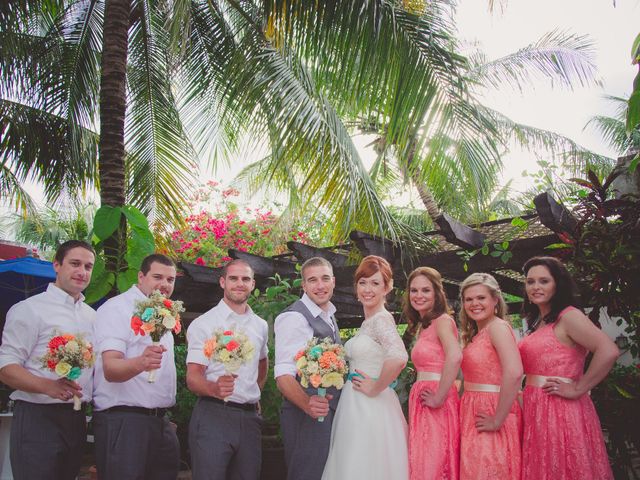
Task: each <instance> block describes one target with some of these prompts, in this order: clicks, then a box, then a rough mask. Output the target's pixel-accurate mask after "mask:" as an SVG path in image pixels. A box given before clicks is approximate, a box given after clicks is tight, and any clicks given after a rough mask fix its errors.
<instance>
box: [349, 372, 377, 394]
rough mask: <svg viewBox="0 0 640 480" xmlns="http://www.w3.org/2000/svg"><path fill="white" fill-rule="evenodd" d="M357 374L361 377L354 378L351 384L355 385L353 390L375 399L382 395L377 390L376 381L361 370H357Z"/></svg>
mask: <svg viewBox="0 0 640 480" xmlns="http://www.w3.org/2000/svg"><path fill="white" fill-rule="evenodd" d="M356 373H357V374H358V375H359V376H354V377H353V378H352V379H351V383H353V389H354V390H355V391H357V392H362V393H364V394H365V395H366V396H367V397H375V396H376V395H378V393H380V392H378V389H377V388H376V380H374V379H373V378H371V377H370V376H369V375H367V374H366V373H364V372H362V371H360V370H356Z"/></svg>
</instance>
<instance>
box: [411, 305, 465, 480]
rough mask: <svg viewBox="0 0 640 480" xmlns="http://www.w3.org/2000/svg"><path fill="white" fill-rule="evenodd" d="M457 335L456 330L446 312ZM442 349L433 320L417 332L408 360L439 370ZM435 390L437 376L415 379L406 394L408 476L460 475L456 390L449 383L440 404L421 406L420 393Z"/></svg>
mask: <svg viewBox="0 0 640 480" xmlns="http://www.w3.org/2000/svg"><path fill="white" fill-rule="evenodd" d="M443 316H445V317H446V318H448V319H449V321H450V322H451V330H452V331H453V332H454V335H455V336H456V338H457V337H458V330H457V329H456V324H455V322H454V321H453V319H452V318H451V317H450V316H449V315H443ZM444 359H445V357H444V350H443V348H442V344H441V343H440V340H439V339H438V335H437V333H436V328H435V325H434V323H433V322H432V323H431V325H429V326H428V327H427V328H426V329H424V330H422V331H421V332H420V335H419V336H418V340H417V341H416V344H415V346H414V347H413V350H411V360H412V361H413V364H414V365H415V367H416V370H418V371H419V372H432V373H440V374H442V367H443V365H444ZM425 389H430V390H431V391H433V392H436V391H437V390H438V381H437V380H426V381H417V382H416V383H414V384H413V387H411V393H410V394H409V478H410V479H411V480H431V479H433V480H440V479H447V480H458V478H459V476H460V469H459V462H460V419H459V408H460V401H459V400H458V392H457V390H456V388H455V386H453V385H452V386H451V389H449V393H448V394H447V398H446V399H445V401H444V404H443V405H442V406H441V407H440V408H429V407H423V406H422V403H421V401H420V394H421V393H422V392H423V391H424V390H425Z"/></svg>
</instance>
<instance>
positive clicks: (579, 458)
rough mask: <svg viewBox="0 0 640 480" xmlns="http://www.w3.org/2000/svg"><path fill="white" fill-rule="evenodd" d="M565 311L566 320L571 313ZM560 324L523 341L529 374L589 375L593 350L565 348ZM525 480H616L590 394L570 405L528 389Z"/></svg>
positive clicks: (540, 391) (525, 424) (548, 326)
mask: <svg viewBox="0 0 640 480" xmlns="http://www.w3.org/2000/svg"><path fill="white" fill-rule="evenodd" d="M572 308H574V307H568V308H566V309H564V310H563V311H562V312H560V315H558V318H560V317H561V316H562V315H563V314H564V313H565V312H566V311H567V310H568V309H572ZM556 323H557V322H554V323H550V324H546V325H542V326H540V327H539V328H538V329H537V330H536V331H535V332H533V333H532V334H530V335H528V336H527V337H525V338H524V339H523V340H521V341H520V344H519V348H520V355H521V356H522V365H523V367H524V373H525V374H527V375H542V376H545V377H552V376H556V377H564V378H570V379H572V380H574V381H577V380H579V379H580V377H581V376H582V374H583V371H584V361H585V357H586V356H587V350H586V349H585V348H584V347H582V346H580V345H576V346H575V347H570V346H568V345H564V344H562V343H560V341H559V340H558V337H556V334H555V332H554V326H555V325H556ZM522 443H523V449H522V450H523V453H522V455H523V457H522V478H523V480H530V479H535V480H545V479H548V480H552V479H553V480H555V479H559V478H562V479H565V480H584V479H598V480H601V479H604V480H606V479H612V478H613V474H612V472H611V467H610V466H609V459H608V457H607V450H606V448H605V445H604V438H603V436H602V430H601V428H600V420H599V419H598V415H597V413H596V410H595V408H594V406H593V402H592V401H591V397H589V395H583V396H582V397H580V398H578V399H576V400H569V399H565V398H561V397H558V396H555V395H548V394H546V393H545V392H544V391H543V390H542V388H540V387H536V386H533V385H527V386H526V387H525V389H524V436H523V441H522Z"/></svg>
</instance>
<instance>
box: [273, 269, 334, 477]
mask: <svg viewBox="0 0 640 480" xmlns="http://www.w3.org/2000/svg"><path fill="white" fill-rule="evenodd" d="M301 273H302V289H303V290H304V295H303V296H302V298H301V299H300V300H297V301H296V302H294V303H293V304H292V305H291V306H289V307H288V308H287V309H286V310H285V311H283V312H282V313H281V314H280V315H278V317H277V318H276V321H275V336H276V343H275V353H276V358H275V366H274V372H275V377H276V383H277V385H278V389H279V390H280V392H281V393H282V395H283V396H284V401H283V403H282V411H281V415H280V424H281V426H282V437H283V440H284V453H285V460H286V462H287V472H288V473H287V479H288V480H320V477H322V471H323V469H324V464H325V462H326V460H327V456H328V454H329V442H330V438H331V423H332V422H333V416H334V414H335V410H336V406H337V405H338V398H339V391H338V390H336V389H335V388H331V389H329V394H328V395H327V397H326V398H324V397H320V396H318V395H317V394H316V393H317V391H316V389H315V388H307V389H304V388H302V386H301V385H300V382H299V379H297V378H296V372H297V369H296V366H295V361H294V360H293V357H294V356H295V355H296V353H297V352H298V351H299V350H301V349H302V348H304V347H305V346H306V344H307V342H308V341H309V340H310V339H311V338H312V337H317V338H320V339H322V338H325V337H330V338H332V339H333V341H335V342H337V343H341V342H340V332H339V331H338V325H337V324H336V321H335V318H334V316H333V314H334V313H335V311H336V307H334V305H333V304H332V303H331V297H332V296H333V289H334V287H335V284H336V280H335V277H334V276H333V267H332V266H331V264H330V263H329V262H328V261H327V260H325V259H324V258H319V257H314V258H310V259H309V260H307V261H306V262H304V264H303V265H302V271H301ZM319 417H324V421H323V422H319V421H318V418H319Z"/></svg>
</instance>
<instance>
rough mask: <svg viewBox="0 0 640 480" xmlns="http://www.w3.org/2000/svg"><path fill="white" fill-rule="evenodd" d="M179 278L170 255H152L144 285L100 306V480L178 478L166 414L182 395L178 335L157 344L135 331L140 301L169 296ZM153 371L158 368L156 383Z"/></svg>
mask: <svg viewBox="0 0 640 480" xmlns="http://www.w3.org/2000/svg"><path fill="white" fill-rule="evenodd" d="M175 280H176V267H175V264H174V263H173V261H172V260H171V259H170V258H168V257H166V256H164V255H160V254H153V255H149V256H148V257H146V258H145V259H144V260H143V261H142V265H141V267H140V272H138V284H137V285H134V286H132V287H131V288H130V289H129V290H127V291H126V292H124V293H122V294H120V295H118V296H116V297H113V298H111V299H109V300H108V301H107V302H106V303H105V304H104V305H102V306H101V307H100V308H99V309H98V312H97V319H96V328H95V337H96V347H97V348H96V350H97V352H98V359H97V362H96V368H95V380H94V382H95V389H94V394H93V401H94V405H95V411H94V414H93V427H94V433H95V445H96V466H97V469H98V476H99V477H100V480H175V478H176V476H177V475H178V470H179V466H180V448H179V444H178V437H177V436H176V431H175V426H174V425H173V424H171V423H170V422H169V419H168V418H167V417H166V413H167V409H168V408H169V407H171V406H173V405H174V403H175V400H176V366H175V362H174V353H173V335H172V334H170V333H167V334H166V335H164V336H163V337H162V338H161V339H160V345H157V346H156V345H153V344H152V340H151V338H150V337H149V336H148V335H145V336H141V335H135V334H134V332H133V330H132V328H131V317H132V315H133V312H134V310H135V308H136V303H137V302H138V301H140V300H144V299H145V298H146V297H148V296H149V295H150V294H151V293H153V291H154V290H159V291H160V292H161V293H162V294H163V295H164V296H165V297H170V296H171V294H172V293H173V287H174V284H175ZM151 370H157V372H156V378H155V382H154V383H150V382H149V372H150V371H151Z"/></svg>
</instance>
